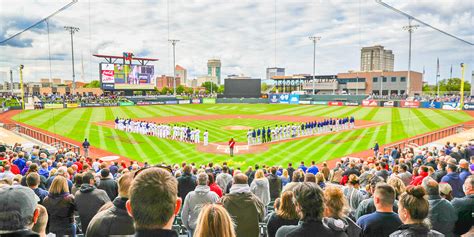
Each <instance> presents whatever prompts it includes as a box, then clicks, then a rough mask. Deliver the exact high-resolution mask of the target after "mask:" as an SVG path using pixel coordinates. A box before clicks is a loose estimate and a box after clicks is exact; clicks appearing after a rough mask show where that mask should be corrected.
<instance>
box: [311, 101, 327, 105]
mask: <svg viewBox="0 0 474 237" xmlns="http://www.w3.org/2000/svg"><path fill="white" fill-rule="evenodd" d="M311 104H312V105H327V104H328V102H327V101H311Z"/></svg>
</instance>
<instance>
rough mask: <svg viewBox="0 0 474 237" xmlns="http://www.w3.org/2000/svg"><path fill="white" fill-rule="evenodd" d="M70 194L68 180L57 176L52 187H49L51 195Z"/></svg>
mask: <svg viewBox="0 0 474 237" xmlns="http://www.w3.org/2000/svg"><path fill="white" fill-rule="evenodd" d="M67 192H69V186H68V185H67V180H66V178H64V177H63V176H60V175H58V176H56V177H54V179H53V183H52V184H51V187H49V193H50V194H61V193H67Z"/></svg>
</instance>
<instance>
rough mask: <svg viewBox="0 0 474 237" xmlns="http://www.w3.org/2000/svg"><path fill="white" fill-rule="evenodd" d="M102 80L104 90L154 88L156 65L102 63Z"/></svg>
mask: <svg viewBox="0 0 474 237" xmlns="http://www.w3.org/2000/svg"><path fill="white" fill-rule="evenodd" d="M100 80H101V85H102V89H104V90H153V89H154V88H155V86H156V78H155V67H154V66H153V65H136V64H132V65H130V64H120V63H115V64H110V63H101V64H100Z"/></svg>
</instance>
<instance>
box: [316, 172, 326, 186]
mask: <svg viewBox="0 0 474 237" xmlns="http://www.w3.org/2000/svg"><path fill="white" fill-rule="evenodd" d="M320 182H323V183H324V182H326V179H325V178H324V174H322V173H320V172H318V173H317V174H316V183H320Z"/></svg>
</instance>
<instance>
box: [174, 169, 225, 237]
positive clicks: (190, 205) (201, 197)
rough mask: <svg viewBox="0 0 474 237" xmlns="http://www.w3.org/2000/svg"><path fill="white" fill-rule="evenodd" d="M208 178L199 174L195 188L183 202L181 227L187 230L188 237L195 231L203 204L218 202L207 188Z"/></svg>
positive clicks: (216, 197)
mask: <svg viewBox="0 0 474 237" xmlns="http://www.w3.org/2000/svg"><path fill="white" fill-rule="evenodd" d="M211 175H212V174H211ZM208 177H209V176H208V174H206V173H204V172H202V173H199V174H198V176H197V186H196V188H195V189H194V191H191V192H189V193H188V195H186V199H185V200H184V204H183V210H182V212H181V219H182V220H183V225H184V226H185V227H186V229H187V230H188V235H189V237H192V236H193V232H194V230H195V229H196V225H197V219H198V215H199V212H200V211H201V208H202V207H203V206H204V205H205V204H209V203H216V202H217V201H218V200H219V196H218V195H217V194H216V193H215V192H213V191H211V190H210V188H209V186H207V185H208V184H209V179H208Z"/></svg>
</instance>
